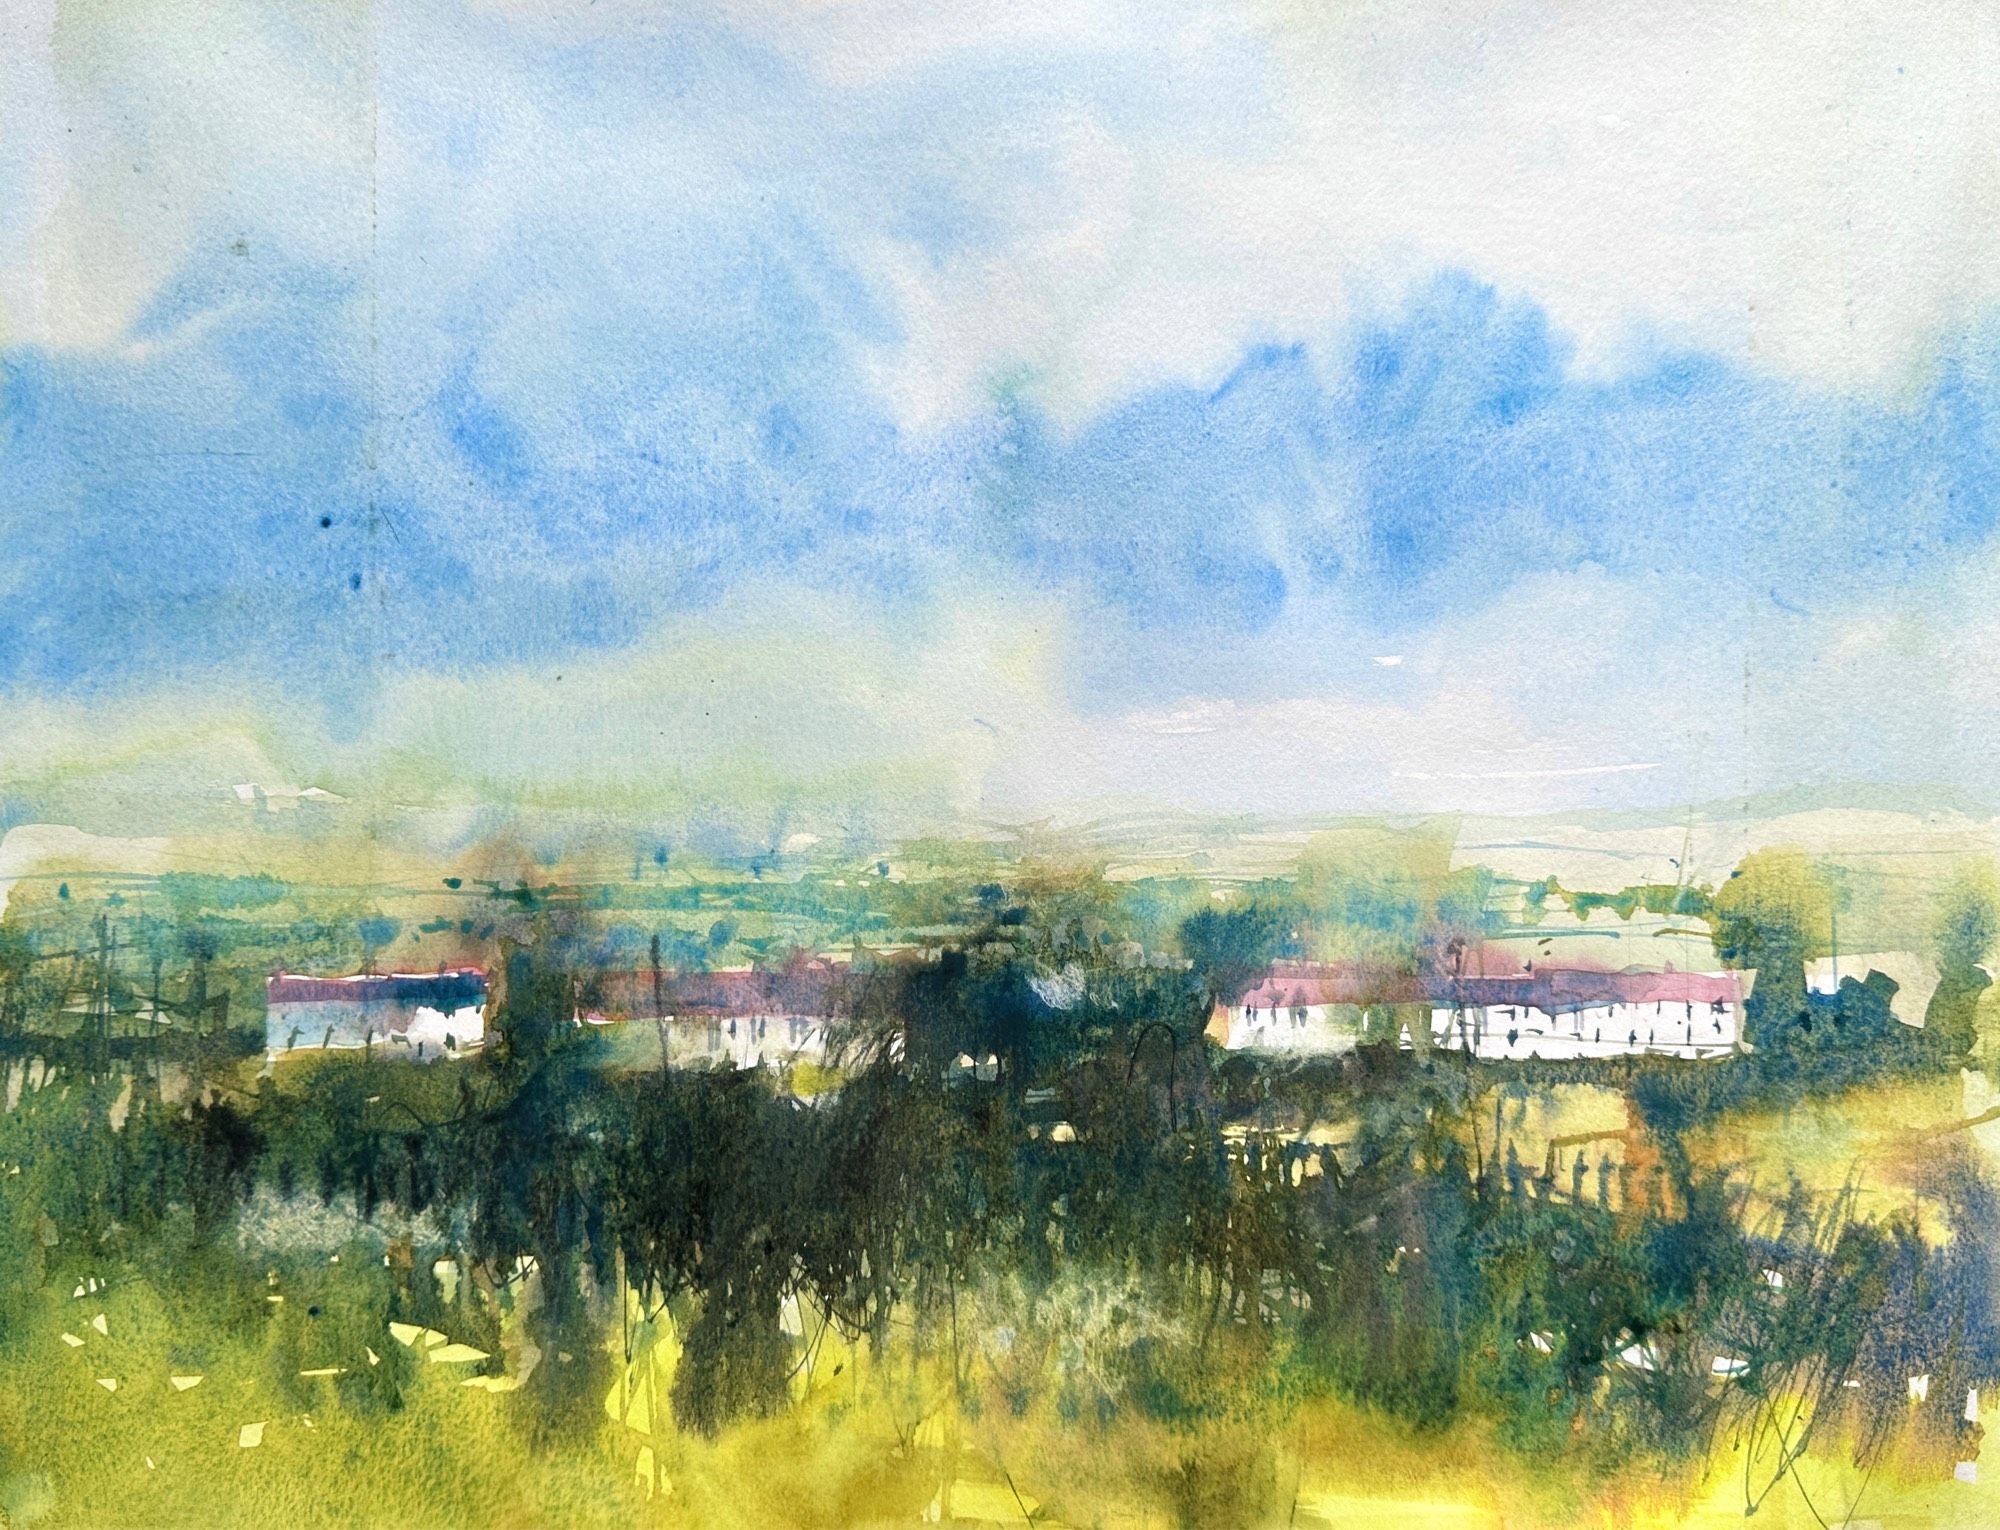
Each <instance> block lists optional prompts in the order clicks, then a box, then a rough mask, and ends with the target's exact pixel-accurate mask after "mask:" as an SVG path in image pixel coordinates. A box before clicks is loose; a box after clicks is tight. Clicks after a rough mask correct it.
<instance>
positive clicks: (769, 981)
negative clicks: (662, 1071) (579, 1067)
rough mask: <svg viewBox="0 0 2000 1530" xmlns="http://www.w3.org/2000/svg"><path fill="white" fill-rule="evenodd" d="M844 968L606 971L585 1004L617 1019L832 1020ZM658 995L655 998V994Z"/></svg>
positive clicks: (829, 965) (797, 966) (587, 994)
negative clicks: (796, 1017) (787, 1017)
mask: <svg viewBox="0 0 2000 1530" xmlns="http://www.w3.org/2000/svg"><path fill="white" fill-rule="evenodd" d="M846 977H847V973H846V969H844V968H842V967H837V966H835V965H834V964H833V963H831V962H819V961H809V962H798V963H795V964H794V965H792V966H790V967H787V968H784V969H783V970H781V971H777V972H766V971H757V970H742V971H734V972H662V973H660V974H659V975H658V976H657V977H655V975H654V974H653V973H652V972H650V971H645V970H641V971H638V972H606V973H603V974H601V975H600V976H599V977H597V978H596V979H594V980H593V981H592V982H591V984H590V985H589V987H588V988H587V989H586V990H585V993H584V1000H585V1007H586V1008H587V1009H588V1010H590V1011H591V1012H592V1013H594V1014H598V1015H601V1016H604V1017H605V1018H607V1019H616V1020H651V1019H657V1018H661V1017H662V1016H663V1015H664V1016H675V1015H690V1016H710V1015H712V1016H716V1017H719V1018H724V1019H727V1018H729V1017H731V1016H741V1017H747V1016H764V1017H766V1018H770V1017H775V1016H780V1015H800V1016H808V1017H811V1018H815V1019H830V1018H832V1017H833V1015H834V1014H835V1013H836V1012H837V1011H838V1010H839V1009H840V1008H841V1007H842V1001H843V999H844V997H845V993H844V990H845V980H846ZM656 995H657V997H656Z"/></svg>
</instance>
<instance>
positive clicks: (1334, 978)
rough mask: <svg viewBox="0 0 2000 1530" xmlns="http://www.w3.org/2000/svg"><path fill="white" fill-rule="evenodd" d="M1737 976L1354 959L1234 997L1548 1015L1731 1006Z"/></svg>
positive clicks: (1293, 971) (1261, 1005) (1299, 966)
mask: <svg viewBox="0 0 2000 1530" xmlns="http://www.w3.org/2000/svg"><path fill="white" fill-rule="evenodd" d="M1742 998H1743V991H1742V985H1741V983H1740V982H1739V981H1738V978H1737V974H1735V973H1733V972H1725V973H1717V974H1710V973H1702V972H1600V971H1595V970H1593V969H1589V968H1583V967H1543V968H1540V969H1538V970H1536V971H1533V972H1527V971H1521V972H1514V973H1510V974H1507V975H1505V976H1490V977H1489V976H1485V975H1480V976H1477V977H1456V978H1455V977H1449V976H1439V975H1430V976H1425V977H1417V976H1413V975H1411V974H1409V973H1406V972H1401V971H1398V970H1397V969H1395V968H1393V967H1388V966H1380V965H1370V964H1367V963H1360V962H1331V963H1323V964H1313V963H1307V962H1278V963H1274V964H1273V965H1272V966H1271V968H1270V970H1269V971H1267V972H1266V973H1265V974H1264V976H1263V977H1262V978H1261V979H1260V980H1259V981H1258V982H1257V983H1256V984H1255V986H1253V987H1251V988H1249V989H1246V990H1245V991H1244V992H1243V994H1242V995H1241V996H1240V997H1239V998H1238V999H1237V1000H1236V1002H1237V1003H1238V1004H1240V1005H1243V1006H1245V1007H1247V1008H1250V1009H1290V1008H1294V1007H1309V1006H1315V1005H1322V1004H1355V1005H1366V1004H1413V1003H1414V1004H1422V1003H1431V1004H1476V1005H1487V1004H1515V1005H1521V1006H1524V1007H1533V1008H1536V1009H1540V1010H1544V1011H1548V1012H1554V1011H1557V1010H1570V1009H1586V1008H1594V1007H1596V1006H1598V1005H1603V1004H1736V1003H1740V1002H1741V1001H1742Z"/></svg>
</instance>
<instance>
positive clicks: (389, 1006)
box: [264, 967, 486, 1062]
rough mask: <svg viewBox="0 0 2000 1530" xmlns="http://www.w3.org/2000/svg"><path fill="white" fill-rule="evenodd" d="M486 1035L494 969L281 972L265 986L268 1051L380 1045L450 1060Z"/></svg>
mask: <svg viewBox="0 0 2000 1530" xmlns="http://www.w3.org/2000/svg"><path fill="white" fill-rule="evenodd" d="M485 1038H486V974H485V973H484V972H482V971H480V970H479V969H478V968H477V967H456V968H451V969H448V970H445V971H442V972H427V973H401V972H398V973H391V974H389V975H387V976H376V975H374V974H363V975H360V976H356V977H333V978H326V977H303V976H300V975H298V974H296V973H289V972H277V973H273V974H272V975H271V977H270V979H269V980H268V981H267V982H266V983H265V985H264V1050H265V1051H266V1052H267V1053H269V1054H270V1055H271V1056H273V1057H282V1056H284V1055H286V1054H287V1053H291V1052H298V1051H323V1050H335V1051H338V1050H342V1049H354V1048H362V1047H368V1048H380V1049H381V1050H382V1051H383V1052H385V1053H386V1054H388V1055H392V1056H408V1057H411V1058H414V1059H418V1060H420V1061H426V1062H428V1061H430V1060H431V1059H433V1058H437V1057H447V1056H452V1055H455V1054H457V1053H459V1052H463V1051H468V1050H471V1049H473V1048H476V1047H478V1046H479V1045H481V1044H482V1043H483V1042H484V1040H485Z"/></svg>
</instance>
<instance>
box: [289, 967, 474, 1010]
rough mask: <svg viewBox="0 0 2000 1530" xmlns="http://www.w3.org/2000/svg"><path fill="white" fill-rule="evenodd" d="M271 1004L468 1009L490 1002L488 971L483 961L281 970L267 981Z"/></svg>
mask: <svg viewBox="0 0 2000 1530" xmlns="http://www.w3.org/2000/svg"><path fill="white" fill-rule="evenodd" d="M264 1000H265V1002H266V1003H268V1004H325V1003H346V1004H408V1005H415V1006H421V1007H423V1008H426V1009H437V1010H447V1011H449V1010H454V1009H463V1008H465V1006H466V1005H468V1004H484V1003H485V1002H486V974H485V973H484V972H482V971H481V970H480V969H479V968H477V967H450V968H446V969H445V970H443V971H441V972H391V973H381V974H377V973H368V972H364V973H357V974H356V975H354V976H352V977H304V976H301V975H300V974H298V973H292V972H275V973H273V974H272V975H271V976H270V978H269V979H268V980H266V982H265V984H264Z"/></svg>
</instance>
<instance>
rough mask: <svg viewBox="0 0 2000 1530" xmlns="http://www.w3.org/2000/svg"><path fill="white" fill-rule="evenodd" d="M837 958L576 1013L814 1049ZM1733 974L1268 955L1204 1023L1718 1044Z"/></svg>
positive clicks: (352, 980) (397, 1000)
mask: <svg viewBox="0 0 2000 1530" xmlns="http://www.w3.org/2000/svg"><path fill="white" fill-rule="evenodd" d="M846 971H847V969H845V968H843V967H841V966H838V965H836V964H834V963H831V962H826V961H802V962H798V963H794V964H793V965H791V966H789V967H786V968H783V969H781V970H777V971H750V970H738V971H727V972H691V973H673V972H665V971H660V972H648V971H638V972H631V971H627V972H613V973H606V974H603V975H601V976H599V977H596V978H594V979H592V980H591V981H590V982H589V984H588V985H587V986H586V987H585V989H584V990H583V991H582V993H581V994H580V995H579V996H578V1003H577V1007H576V1013H575V1017H574V1018H575V1020H576V1023H577V1024H579V1025H600V1026H619V1025H629V1024H632V1023H634V1022H640V1023H645V1024H648V1025H656V1026H658V1027H659V1031H660V1039H661V1044H662V1045H663V1046H664V1047H665V1049H666V1058H667V1061H668V1063H669V1064H670V1065H674V1066H695V1065H703V1064H708V1065H727V1066H730V1067H735V1068H755V1067H764V1066H776V1065H779V1064H784V1063H795V1062H801V1061H812V1062H819V1061H823V1060H825V1058H826V1056H827V1053H828V1050H829V1047H830V1044H831V1041H832V1032H833V1028H834V1026H835V1023H836V1021H837V1020H838V1019H839V1018H840V1017H841V1016H842V1015H843V1014H844V1013H846V1009H847V1006H848V1004H849V1002H850V988H849V985H848V984H847V983H846V981H845V977H846ZM489 998H490V994H489V991H488V983H487V977H486V974H485V973H484V972H483V971H481V970H480V969H478V968H476V967H460V968H451V969H447V970H445V971H441V972H436V973H394V974H389V975H373V974H370V975H363V976H355V977H334V978H322V977H302V976H297V975H294V974H290V973H283V972H281V973H277V974H275V975H274V976H273V977H272V978H271V979H270V981H269V983H268V985H267V988H266V1011H265V1048H266V1051H267V1052H269V1053H270V1054H271V1055H272V1056H282V1055H285V1054H288V1053H292V1052H298V1051H318V1050H340V1049H347V1048H373V1047H380V1048H383V1049H385V1050H387V1051H389V1052H391V1053H393V1054H396V1055H403V1056H408V1057H411V1058H413V1059H416V1060H429V1059H433V1058H438V1057H450V1056H456V1055H459V1054H461V1053H464V1052H467V1051H471V1050H473V1049H476V1048H477V1047H479V1046H481V1045H482V1044H483V1043H484V1040H485V1036H486V1011H487V1007H488V1001H489ZM1743 999H1744V992H1743V989H1742V986H1741V983H1740V982H1739V979H1738V976H1737V975H1736V974H1732V973H1721V974H1707V973H1696V972H1677V971H1673V970H1668V971H1664V972H1600V971H1592V970H1586V969H1580V968H1552V967H1542V968H1539V969H1534V968H1530V969H1524V970H1522V971H1520V972H1514V973H1507V974H1503V975H1497V976H1487V975H1480V976H1457V975H1454V976H1448V977H1446V976H1429V975H1424V974H1413V973H1409V972H1406V971H1399V970H1397V969H1394V968H1389V967H1380V966H1370V965H1368V964H1365V963H1343V964H1336V965H1309V964H1305V963H1280V964H1277V965H1274V966H1273V967H1271V968H1270V969H1269V970H1268V971H1266V972H1265V973H1264V974H1263V975H1262V976H1261V977H1260V978H1259V979H1258V980H1257V981H1256V982H1254V983H1252V984H1251V985H1250V986H1249V987H1247V988H1245V989H1244V990H1243V991H1242V992H1240V993H1239V994H1237V995H1236V996H1235V997H1234V998H1232V999H1228V1000H1226V1001H1223V1002H1220V1003H1218V1004H1217V1005H1216V1007H1215V1010H1214V1013H1213V1015H1212V1016H1211V1018H1210V1021H1209V1025H1208V1034H1209V1035H1210V1036H1211V1037H1212V1038H1213V1039H1214V1040H1215V1041H1216V1042H1217V1043H1219V1044H1220V1045H1221V1046H1223V1047H1225V1048H1228V1049H1230V1050H1240V1051H1258V1052H1279V1053H1291V1054H1296V1055H1327V1054H1337V1053H1340V1052H1345V1051H1350V1050H1352V1049H1353V1048H1354V1047H1356V1046H1358V1045H1359V1044H1360V1043H1361V1042H1362V1041H1363V1040H1364V1039H1370V1038H1373V1039H1379V1040H1382V1041H1390V1040H1394V1041H1395V1042H1397V1043H1398V1044H1400V1045H1402V1046H1404V1047H1414V1046H1416V1045H1418V1044H1419V1043H1420V1042H1423V1043H1427V1044H1428V1045H1430V1046H1433V1047H1438V1048H1442V1049H1446V1050H1457V1051H1464V1052H1469V1053H1471V1054H1473V1055H1474V1056H1477V1057H1481V1058H1486V1059H1491V1060H1527V1059H1541V1060H1545V1061H1546V1060H1556V1059H1573V1058H1591V1057H1617V1056H1629V1055H1634V1054H1641V1053H1649V1054H1659V1055H1666V1056H1676V1057H1686V1058H1708V1057H1722V1056H1727V1055H1728V1054H1730V1053H1731V1052H1734V1051H1736V1050H1737V1048H1738V1044H1739V1042H1740V1039H1741V1037H1742V1027H1743Z"/></svg>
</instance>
